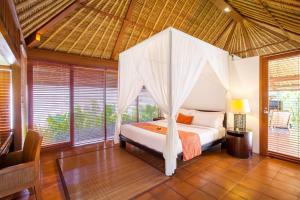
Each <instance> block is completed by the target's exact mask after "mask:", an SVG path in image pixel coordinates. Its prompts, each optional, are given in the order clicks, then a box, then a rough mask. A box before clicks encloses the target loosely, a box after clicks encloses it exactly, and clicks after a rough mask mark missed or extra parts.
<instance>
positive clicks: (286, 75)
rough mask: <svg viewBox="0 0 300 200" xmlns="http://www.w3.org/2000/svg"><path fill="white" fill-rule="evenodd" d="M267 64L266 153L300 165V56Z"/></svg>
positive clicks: (284, 58)
mask: <svg viewBox="0 0 300 200" xmlns="http://www.w3.org/2000/svg"><path fill="white" fill-rule="evenodd" d="M264 63H265V64H266V66H264V67H266V68H267V69H265V72H267V74H268V75H267V77H266V76H264V77H265V79H263V80H265V81H267V83H266V87H265V88H266V89H267V92H266V94H267V96H266V98H265V99H264V100H263V105H265V107H264V110H263V115H264V117H265V118H266V119H265V123H266V125H265V126H267V127H265V129H264V130H265V131H266V133H267V134H266V135H267V136H266V137H265V138H263V139H265V140H267V141H266V142H264V141H263V143H265V148H266V153H267V154H268V155H272V156H276V157H280V158H285V159H289V160H294V161H300V106H299V103H300V52H298V53H293V54H287V55H286V56H282V55H281V56H280V57H270V58H269V59H268V60H266V61H265V62H264ZM262 134H265V133H264V132H262Z"/></svg>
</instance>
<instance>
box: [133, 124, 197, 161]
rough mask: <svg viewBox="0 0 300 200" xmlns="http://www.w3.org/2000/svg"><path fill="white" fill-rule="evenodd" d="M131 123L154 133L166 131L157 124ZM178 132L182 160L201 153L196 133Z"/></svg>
mask: <svg viewBox="0 0 300 200" xmlns="http://www.w3.org/2000/svg"><path fill="white" fill-rule="evenodd" d="M132 125H133V126H136V127H138V128H142V129H145V130H148V131H151V132H154V133H159V134H163V135H166V134H167V133H168V129H167V128H166V127H162V126H158V125H155V124H151V123H147V122H141V123H134V124H132ZM178 134H179V138H180V140H181V144H182V153H183V160H184V161H186V160H190V159H192V158H194V157H196V156H198V155H200V154H201V143H200V138H199V136H198V135H197V134H196V133H193V132H187V131H180V130H179V131H178Z"/></svg>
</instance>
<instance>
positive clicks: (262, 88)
mask: <svg viewBox="0 0 300 200" xmlns="http://www.w3.org/2000/svg"><path fill="white" fill-rule="evenodd" d="M259 77H260V78H259V79H260V81H259V82H260V84H259V93H260V94H259V128H260V130H259V140H260V142H259V147H260V154H261V155H267V151H268V148H267V147H268V116H267V117H266V114H265V113H264V109H265V108H268V84H269V83H268V81H267V80H268V78H267V77H268V60H267V59H266V57H260V73H259ZM266 123H267V125H265V124H266Z"/></svg>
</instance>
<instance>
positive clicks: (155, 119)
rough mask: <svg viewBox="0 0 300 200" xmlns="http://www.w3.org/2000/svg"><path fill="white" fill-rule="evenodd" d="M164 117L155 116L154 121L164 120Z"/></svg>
mask: <svg viewBox="0 0 300 200" xmlns="http://www.w3.org/2000/svg"><path fill="white" fill-rule="evenodd" d="M163 119H165V118H164V117H154V118H153V121H158V120H163Z"/></svg>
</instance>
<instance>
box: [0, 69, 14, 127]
mask: <svg viewBox="0 0 300 200" xmlns="http://www.w3.org/2000/svg"><path fill="white" fill-rule="evenodd" d="M11 97H12V87H11V71H10V70H3V69H0V131H8V130H10V129H11V128H12V123H11V120H12V106H11V104H12V101H11Z"/></svg>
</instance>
